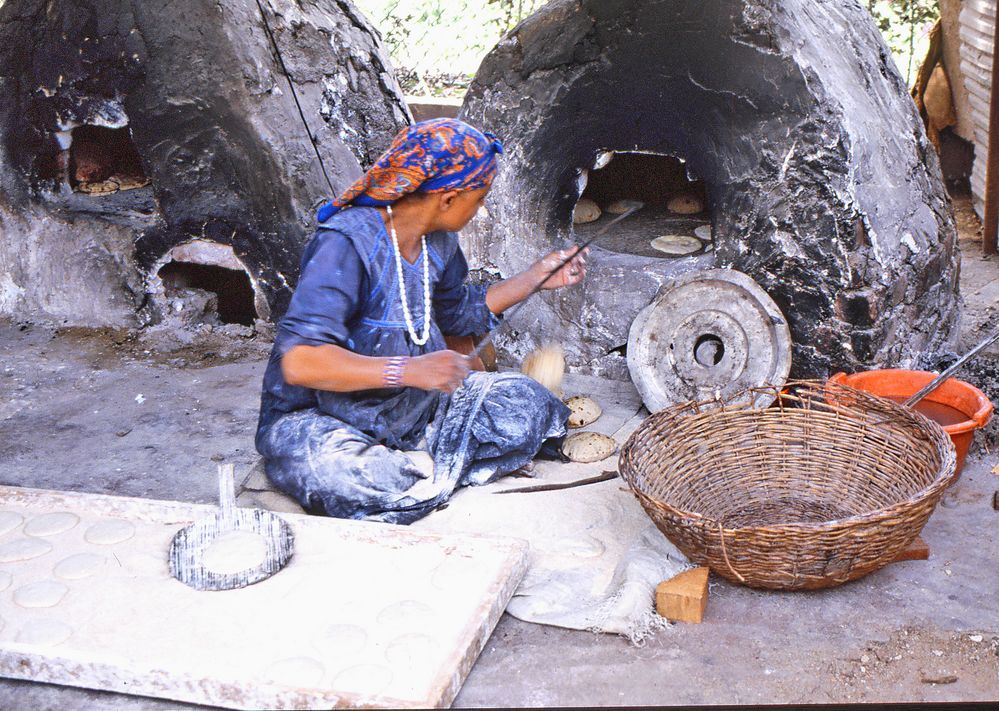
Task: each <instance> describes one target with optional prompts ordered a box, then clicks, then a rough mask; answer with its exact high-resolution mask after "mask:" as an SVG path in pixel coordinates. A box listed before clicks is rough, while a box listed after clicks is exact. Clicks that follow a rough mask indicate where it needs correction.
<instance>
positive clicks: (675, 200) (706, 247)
mask: <svg viewBox="0 0 999 711" xmlns="http://www.w3.org/2000/svg"><path fill="white" fill-rule="evenodd" d="M582 174H583V175H586V185H585V188H584V190H583V192H582V195H580V198H579V202H577V204H576V208H575V210H574V212H573V221H574V229H575V231H576V233H577V234H578V235H579V238H580V239H583V240H585V239H586V238H587V237H589V236H592V235H593V234H594V233H595V232H596V231H598V230H599V229H600V228H601V227H602V226H603V225H605V224H607V222H609V221H610V220H612V219H614V218H615V217H616V216H617V214H619V213H620V212H623V211H624V209H625V208H627V206H628V205H629V204H631V203H635V202H639V203H642V205H643V207H642V209H641V210H639V211H638V212H636V213H635V214H634V215H632V216H631V217H629V218H628V219H627V220H625V221H623V222H622V223H621V224H620V225H619V226H617V227H615V228H613V229H612V230H611V231H610V232H608V233H607V234H606V235H604V236H603V237H601V238H600V241H599V244H600V246H601V247H602V248H604V249H607V250H609V251H612V252H620V253H625V254H634V255H638V256H642V257H649V258H664V259H675V258H679V257H686V256H692V255H696V254H702V253H704V252H706V251H710V250H711V249H713V239H712V219H711V213H710V207H709V200H708V190H707V186H706V185H705V183H704V181H703V180H698V179H692V178H691V177H690V175H689V173H688V170H687V165H686V163H685V162H684V161H683V160H682V159H680V158H677V157H675V156H669V155H662V154H656V153H647V152H623V151H622V152H614V153H611V152H609V151H608V152H603V153H600V154H599V155H598V158H597V162H596V165H595V166H594V168H593V169H592V170H589V171H584V172H583V173H582ZM594 205H596V207H597V210H594V209H593V206H594ZM596 214H599V217H597V218H596V219H592V218H593V217H594V216H595V215H596ZM587 217H588V218H590V219H591V221H587V222H583V221H582V220H583V219H586V218H587ZM654 241H655V244H656V245H657V246H658V248H657V246H653V242H654Z"/></svg>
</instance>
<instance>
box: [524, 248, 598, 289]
mask: <svg viewBox="0 0 999 711" xmlns="http://www.w3.org/2000/svg"><path fill="white" fill-rule="evenodd" d="M575 251H576V249H575V247H573V248H572V249H560V250H559V251H557V252H552V253H551V254H549V255H547V256H545V257H542V258H541V259H539V260H538V261H536V262H535V263H534V264H533V265H531V267H530V269H529V271H531V272H532V273H533V274H534V276H535V278H536V281H535V283H536V284H540V283H541V282H542V281H543V280H544V279H545V278H546V277H548V275H549V274H551V271H552V270H553V269H555V268H556V267H557V266H558V265H559V264H561V263H562V262H564V261H565V260H566V259H568V258H569V255H570V254H572V253H574V252H575ZM589 253H590V248H589V247H587V248H586V249H584V250H582V251H581V252H580V253H579V254H577V255H576V256H575V257H573V258H572V259H571V260H570V261H569V262H568V263H567V264H566V265H565V266H563V267H562V268H561V269H559V270H558V271H557V272H555V273H554V274H552V275H551V277H550V278H548V280H547V281H545V282H544V284H542V286H541V288H542V289H561V288H562V287H564V286H572V285H573V284H578V283H579V282H581V281H582V280H583V277H585V276H586V255H587V254H589Z"/></svg>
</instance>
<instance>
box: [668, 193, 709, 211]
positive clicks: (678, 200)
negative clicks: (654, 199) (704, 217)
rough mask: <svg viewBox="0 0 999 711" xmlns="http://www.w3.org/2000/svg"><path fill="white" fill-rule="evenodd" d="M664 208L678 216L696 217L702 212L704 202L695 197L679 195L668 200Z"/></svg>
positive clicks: (686, 194)
mask: <svg viewBox="0 0 999 711" xmlns="http://www.w3.org/2000/svg"><path fill="white" fill-rule="evenodd" d="M666 207H667V208H669V211H670V212H675V213H677V214H678V215H696V214H697V213H698V212H704V201H703V200H701V199H700V198H699V197H697V196H696V195H691V194H690V193H680V194H679V195H676V196H674V197H672V198H670V201H669V202H668V203H666Z"/></svg>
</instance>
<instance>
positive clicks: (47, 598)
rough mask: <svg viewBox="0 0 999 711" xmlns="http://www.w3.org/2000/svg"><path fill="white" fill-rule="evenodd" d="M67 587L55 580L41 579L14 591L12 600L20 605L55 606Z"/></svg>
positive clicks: (63, 595) (67, 589)
mask: <svg viewBox="0 0 999 711" xmlns="http://www.w3.org/2000/svg"><path fill="white" fill-rule="evenodd" d="M68 592H69V588H67V587H66V586H65V585H63V584H62V583H60V582H56V581H55V580H42V581H40V582H37V583H29V584H28V585H25V586H24V587H22V588H18V589H17V590H15V591H14V602H15V603H17V604H18V605H20V606H21V607H55V606H56V605H58V604H59V603H60V602H61V601H62V599H63V597H65V596H66V593H68Z"/></svg>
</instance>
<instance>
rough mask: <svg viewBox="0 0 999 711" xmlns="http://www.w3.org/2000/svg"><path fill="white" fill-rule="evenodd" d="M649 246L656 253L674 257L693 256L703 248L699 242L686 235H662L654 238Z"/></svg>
mask: <svg viewBox="0 0 999 711" xmlns="http://www.w3.org/2000/svg"><path fill="white" fill-rule="evenodd" d="M651 244H652V249H654V250H656V251H658V252H662V253H663V254H672V255H676V256H682V255H684V254H693V253H694V252H696V251H698V250H699V249H701V247H703V246H704V245H703V244H701V240H699V239H697V238H696V237H688V236H687V235H663V236H662V237H656V238H655V239H654V240H652V242H651Z"/></svg>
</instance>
